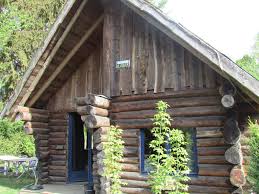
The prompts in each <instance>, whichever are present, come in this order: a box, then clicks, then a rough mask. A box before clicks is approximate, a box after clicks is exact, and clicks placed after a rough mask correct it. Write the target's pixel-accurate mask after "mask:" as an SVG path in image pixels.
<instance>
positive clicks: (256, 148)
mask: <svg viewBox="0 0 259 194" xmlns="http://www.w3.org/2000/svg"><path fill="white" fill-rule="evenodd" d="M249 129H250V131H251V136H250V140H249V148H250V157H251V158H250V163H249V168H248V181H249V182H250V183H251V185H252V188H253V190H254V192H256V193H259V125H258V124H257V123H256V122H252V121H251V120H249Z"/></svg>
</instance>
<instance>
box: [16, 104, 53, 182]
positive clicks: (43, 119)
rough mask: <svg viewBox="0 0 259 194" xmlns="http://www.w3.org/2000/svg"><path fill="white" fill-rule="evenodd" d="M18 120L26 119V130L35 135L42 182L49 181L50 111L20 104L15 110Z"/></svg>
mask: <svg viewBox="0 0 259 194" xmlns="http://www.w3.org/2000/svg"><path fill="white" fill-rule="evenodd" d="M15 112H16V118H15V119H16V120H22V121H24V132H25V133H26V134H28V135H33V137H34V139H35V151H36V157H37V158H38V159H39V163H38V171H39V181H40V182H41V183H48V182H49V171H48V160H49V147H48V146H49V127H48V120H49V112H48V111H47V110H43V109H35V108H28V107H20V106H18V107H17V108H16V110H15Z"/></svg>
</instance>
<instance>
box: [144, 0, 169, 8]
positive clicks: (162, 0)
mask: <svg viewBox="0 0 259 194" xmlns="http://www.w3.org/2000/svg"><path fill="white" fill-rule="evenodd" d="M146 1H148V2H149V3H152V4H153V5H154V6H156V7H157V8H160V9H161V8H163V7H164V6H165V5H166V3H167V1H168V0H146Z"/></svg>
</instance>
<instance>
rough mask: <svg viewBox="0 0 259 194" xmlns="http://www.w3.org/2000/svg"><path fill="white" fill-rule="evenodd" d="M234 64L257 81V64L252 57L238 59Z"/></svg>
mask: <svg viewBox="0 0 259 194" xmlns="http://www.w3.org/2000/svg"><path fill="white" fill-rule="evenodd" d="M236 62H237V64H238V65H239V66H240V67H242V68H243V69H244V70H246V71H247V72H248V73H250V74H251V75H253V76H254V77H255V78H256V79H258V80H259V63H257V62H256V58H255V57H254V56H250V55H245V56H243V58H242V59H239V60H237V61H236Z"/></svg>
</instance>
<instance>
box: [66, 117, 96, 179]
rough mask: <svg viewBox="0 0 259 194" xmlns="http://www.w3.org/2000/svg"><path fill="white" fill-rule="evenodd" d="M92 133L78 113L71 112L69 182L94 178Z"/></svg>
mask: <svg viewBox="0 0 259 194" xmlns="http://www.w3.org/2000/svg"><path fill="white" fill-rule="evenodd" d="M91 172H92V133H91V132H90V131H89V130H87V129H86V128H85V127H84V123H83V122H82V120H81V116H80V115H79V114H78V113H69V132H68V182H69V183H73V182H91V180H92V173H91Z"/></svg>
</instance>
